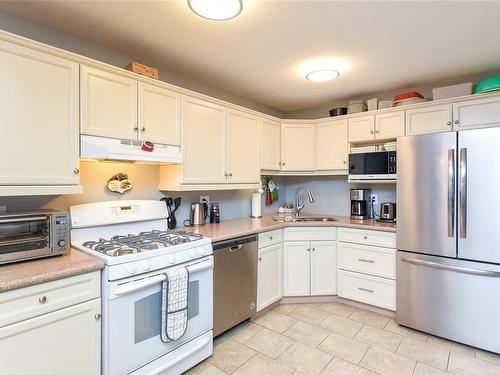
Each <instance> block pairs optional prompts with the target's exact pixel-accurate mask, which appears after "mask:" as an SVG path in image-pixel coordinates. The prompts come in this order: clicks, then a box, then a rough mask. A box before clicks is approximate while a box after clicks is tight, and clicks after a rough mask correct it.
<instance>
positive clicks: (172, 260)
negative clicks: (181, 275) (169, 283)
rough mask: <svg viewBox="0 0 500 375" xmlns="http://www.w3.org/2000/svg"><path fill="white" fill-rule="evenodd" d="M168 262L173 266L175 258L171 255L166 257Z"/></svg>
mask: <svg viewBox="0 0 500 375" xmlns="http://www.w3.org/2000/svg"><path fill="white" fill-rule="evenodd" d="M168 262H169V263H170V264H174V263H175V257H174V256H173V255H169V256H168Z"/></svg>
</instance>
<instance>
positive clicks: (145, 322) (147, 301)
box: [134, 280, 200, 344]
mask: <svg viewBox="0 0 500 375" xmlns="http://www.w3.org/2000/svg"><path fill="white" fill-rule="evenodd" d="M199 313H200V282H199V281H198V280H195V281H190V282H189V286H188V320H190V319H192V318H194V317H196V316H197V315H199ZM160 331H161V291H158V292H156V293H154V294H151V295H149V296H147V297H144V298H142V299H140V300H138V301H136V302H135V303H134V343H135V344H137V343H139V342H141V341H144V340H148V339H150V338H152V337H155V336H159V335H160Z"/></svg>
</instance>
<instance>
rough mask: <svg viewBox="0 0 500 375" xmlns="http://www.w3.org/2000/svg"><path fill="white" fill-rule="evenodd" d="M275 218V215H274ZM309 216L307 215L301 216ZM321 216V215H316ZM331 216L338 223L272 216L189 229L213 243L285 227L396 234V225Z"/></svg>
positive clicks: (235, 220)
mask: <svg viewBox="0 0 500 375" xmlns="http://www.w3.org/2000/svg"><path fill="white" fill-rule="evenodd" d="M274 216H275V215H274ZM301 216H307V214H304V215H301ZM314 216H319V215H314ZM321 216H330V217H333V218H335V219H337V221H330V222H300V223H298V222H280V221H275V220H274V219H273V218H272V216H263V217H262V218H259V219H252V218H250V217H248V218H241V219H232V220H224V221H221V222H220V223H219V224H205V225H203V226H200V227H193V228H189V230H190V231H192V232H195V233H200V234H202V235H203V236H204V237H209V238H210V239H211V240H212V242H217V241H222V240H227V239H229V238H234V237H239V236H245V235H247V234H252V233H260V232H267V231H270V230H274V229H281V228H285V227H346V228H358V229H368V230H379V231H384V232H396V224H392V223H379V222H377V221H375V220H353V219H351V218H349V217H347V216H337V215H321Z"/></svg>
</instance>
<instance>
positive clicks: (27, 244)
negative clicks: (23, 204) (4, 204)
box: [0, 215, 52, 263]
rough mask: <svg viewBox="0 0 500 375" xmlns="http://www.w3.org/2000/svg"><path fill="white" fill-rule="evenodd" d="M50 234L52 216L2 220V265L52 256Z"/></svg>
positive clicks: (0, 224)
mask: <svg viewBox="0 0 500 375" xmlns="http://www.w3.org/2000/svg"><path fill="white" fill-rule="evenodd" d="M50 233H51V216H50V215H25V216H13V217H6V218H2V219H0V263H8V262H14V261H16V260H21V259H30V258H37V257H43V256H47V255H50V253H51V252H52V250H51V243H50Z"/></svg>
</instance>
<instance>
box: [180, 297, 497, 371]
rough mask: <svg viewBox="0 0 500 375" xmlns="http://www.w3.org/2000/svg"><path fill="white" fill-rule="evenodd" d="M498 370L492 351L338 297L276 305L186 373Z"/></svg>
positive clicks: (223, 339)
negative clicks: (419, 328) (436, 334)
mask: <svg viewBox="0 0 500 375" xmlns="http://www.w3.org/2000/svg"><path fill="white" fill-rule="evenodd" d="M446 373H451V374H456V375H465V374H473V375H492V374H499V375H500V355H496V354H493V353H489V352H485V351H481V350H477V349H475V348H471V347H469V346H466V345H462V344H458V343H455V342H451V341H448V340H444V339H441V338H438V337H434V336H430V335H427V334H425V333H422V332H418V331H414V330H412V329H408V328H405V327H401V326H399V325H398V324H397V323H396V322H395V320H394V319H390V318H388V317H386V316H383V315H380V314H376V313H374V312H371V311H367V310H362V309H356V308H354V307H352V306H348V305H344V304H341V303H322V304H319V303H316V304H288V305H279V306H277V307H275V308H274V309H273V310H272V311H269V312H267V313H266V314H265V315H263V316H261V317H259V318H257V319H255V320H254V321H253V322H246V323H243V324H241V325H240V326H238V327H236V328H234V329H232V330H230V331H228V332H226V333H225V334H224V335H222V336H221V337H218V338H217V339H216V340H215V343H214V354H213V355H212V356H211V357H210V358H208V359H207V360H206V361H204V362H202V363H201V364H199V365H198V366H196V367H194V368H193V369H191V370H189V371H188V372H186V374H189V375H224V374H235V375H250V374H251V375H290V374H294V375H300V374H307V375H317V374H321V375H345V374H355V375H369V374H372V375H373V374H382V375H405V374H415V375H424V374H427V375H431V374H446Z"/></svg>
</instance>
